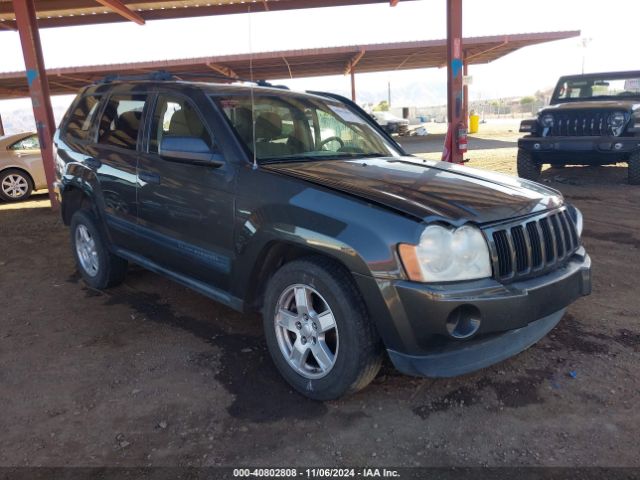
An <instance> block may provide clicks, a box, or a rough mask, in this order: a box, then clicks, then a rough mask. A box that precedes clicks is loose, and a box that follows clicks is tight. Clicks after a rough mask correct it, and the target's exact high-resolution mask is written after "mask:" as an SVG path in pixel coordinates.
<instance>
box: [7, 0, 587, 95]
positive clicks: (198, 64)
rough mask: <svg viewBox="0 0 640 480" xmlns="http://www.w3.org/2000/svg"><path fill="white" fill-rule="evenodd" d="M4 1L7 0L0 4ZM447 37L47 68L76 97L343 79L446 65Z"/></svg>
mask: <svg viewBox="0 0 640 480" xmlns="http://www.w3.org/2000/svg"><path fill="white" fill-rule="evenodd" d="M0 1H3V0H0ZM579 35H580V32H579V31H565V32H544V33H526V34H516V35H498V36H491V37H471V38H465V39H463V45H464V50H465V53H466V58H467V60H468V62H469V64H478V63H488V62H491V61H494V60H496V59H498V58H500V57H502V56H504V55H507V54H509V53H511V52H513V51H515V50H518V49H520V48H522V47H526V46H529V45H535V44H539V43H544V42H550V41H554V40H562V39H566V38H571V37H576V36H579ZM446 43H447V42H446V39H441V40H423V41H415V42H401V43H379V44H370V45H352V46H343V47H327V48H316V49H305V50H285V51H275V52H260V53H254V54H248V53H245V54H238V55H223V56H213V57H201V58H188V59H177V60H161V61H158V60H156V61H149V62H138V63H121V64H112V65H91V66H83V67H66V68H53V69H48V70H47V74H48V75H47V76H48V79H49V88H50V90H51V93H52V94H65V93H66V94H69V93H75V92H76V91H77V90H78V89H79V88H81V87H83V86H85V85H87V84H89V83H92V82H94V81H96V80H99V79H102V78H104V77H105V76H106V75H112V74H125V75H127V74H129V75H131V74H141V73H148V72H152V71H157V70H166V71H168V72H171V73H173V74H175V75H177V76H178V77H179V76H180V74H183V76H184V79H185V80H205V81H216V79H215V78H214V77H213V76H214V75H220V74H223V75H230V76H236V77H240V78H254V79H264V80H276V79H285V78H302V77H315V76H322V75H343V74H347V73H349V71H350V68H351V66H352V65H353V66H354V67H353V68H354V69H355V71H356V72H358V73H365V72H382V71H393V70H410V69H417V68H431V67H444V66H445V64H446V59H447V52H446ZM28 94H29V90H28V86H27V80H26V75H25V73H24V72H7V73H0V99H2V98H11V97H25V96H28Z"/></svg>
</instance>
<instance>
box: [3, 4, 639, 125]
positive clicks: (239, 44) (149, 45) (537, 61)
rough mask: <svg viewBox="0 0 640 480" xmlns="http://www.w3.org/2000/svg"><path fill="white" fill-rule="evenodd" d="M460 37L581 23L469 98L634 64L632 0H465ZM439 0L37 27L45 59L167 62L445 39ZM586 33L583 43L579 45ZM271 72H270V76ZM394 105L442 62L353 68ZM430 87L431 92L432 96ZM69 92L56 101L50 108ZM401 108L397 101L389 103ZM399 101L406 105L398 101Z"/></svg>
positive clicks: (8, 56)
mask: <svg viewBox="0 0 640 480" xmlns="http://www.w3.org/2000/svg"><path fill="white" fill-rule="evenodd" d="M463 12H464V13H463V35H464V36H465V37H468V36H482V35H501V34H515V33H529V32H542V31H558V30H581V31H582V34H581V37H580V38H573V39H568V40H562V41H558V42H552V43H549V44H544V45H539V46H532V47H526V48H524V49H521V50H519V51H517V52H515V53H512V54H510V55H508V56H506V57H504V58H502V59H500V60H497V61H495V62H493V63H491V64H488V65H479V66H472V67H470V68H469V74H470V75H471V76H472V77H473V84H472V86H471V87H470V98H471V100H477V99H493V98H503V97H512V96H520V95H531V94H533V93H534V92H535V91H536V90H540V89H545V88H549V87H551V86H553V85H554V84H555V82H556V80H557V78H558V77H559V76H560V75H564V74H571V73H580V71H581V70H582V64H583V60H584V68H585V71H586V72H594V71H615V70H636V69H637V70H640V55H639V54H638V51H637V45H638V36H637V33H636V32H637V22H638V19H640V1H639V0H609V1H607V2H604V1H602V0H535V1H523V0H464V2H463ZM445 20H446V12H445V0H416V1H411V2H403V1H400V3H399V4H398V5H397V6H396V7H394V8H391V7H389V6H388V5H387V4H377V5H366V6H352V7H336V8H320V9H309V10H298V11H286V12H264V13H263V12H261V13H252V14H250V15H246V14H243V15H227V16H219V17H201V18H193V19H180V20H159V21H151V22H148V23H147V24H146V25H145V26H138V25H135V24H133V23H132V22H127V23H117V24H106V25H91V26H85V27H68V28H49V29H43V30H42V31H41V39H42V43H43V50H44V59H45V64H46V66H48V67H67V66H79V65H93V64H104V63H122V62H135V61H143V60H166V59H177V58H188V57H199V56H207V55H224V54H233V53H247V52H260V51H269V50H287V49H299V48H314V47H326V46H339V45H358V44H366V43H385V42H401V41H412V40H430V39H438V38H445V37H446V22H445ZM582 39H587V44H588V46H587V47H586V48H584V47H583V46H582ZM23 69H24V63H23V59H22V50H21V47H20V41H19V37H18V34H17V33H16V32H0V71H2V72H5V71H17V70H23ZM273 80H277V79H273ZM389 82H390V84H391V89H392V98H393V99H395V100H394V101H393V102H392V103H396V102H399V103H401V102H402V101H403V92H408V91H409V90H411V92H412V96H411V98H412V100H414V101H415V102H416V103H418V104H419V105H417V106H426V105H428V104H432V103H434V102H440V101H441V102H444V101H445V99H444V98H441V97H442V95H441V92H442V91H443V89H444V85H445V83H446V71H445V70H444V69H429V70H409V71H395V72H383V73H373V74H360V75H357V76H356V83H357V88H358V92H359V93H360V94H363V95H365V94H368V96H369V97H371V96H374V97H375V96H376V95H377V96H380V97H381V98H380V100H383V99H385V97H386V91H387V84H388V83H389ZM279 83H285V84H287V85H289V86H290V87H291V88H293V89H296V90H306V89H309V90H312V89H315V90H317V89H322V90H326V91H335V92H337V93H341V94H347V92H349V91H350V79H349V78H348V77H347V76H331V77H320V78H308V79H297V80H288V79H287V80H284V81H282V82H279ZM434 92H437V94H434ZM71 98H72V97H69V96H65V97H59V98H57V99H54V106H56V105H63V104H68V103H69V102H70V100H71ZM396 106H399V105H396ZM403 106H404V105H403ZM29 107H30V105H29V102H28V100H8V101H0V113H1V112H4V111H12V110H16V109H22V108H29Z"/></svg>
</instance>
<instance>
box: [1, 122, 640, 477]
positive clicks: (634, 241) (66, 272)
mask: <svg viewBox="0 0 640 480" xmlns="http://www.w3.org/2000/svg"><path fill="white" fill-rule="evenodd" d="M516 136H517V134H514V133H513V132H506V133H504V134H496V133H493V134H485V135H484V136H482V135H479V136H477V137H476V138H475V139H472V141H471V146H472V148H475V150H472V151H471V152H470V153H469V155H468V156H469V157H470V158H471V159H472V160H471V162H470V165H472V166H477V167H480V168H490V169H494V170H500V171H505V172H511V173H513V172H514V165H515V149H514V148H513V146H514V144H513V141H514V139H515V137H516ZM434 137H435V136H434ZM411 142H414V143H411ZM421 142H422V143H421ZM430 142H431V143H430ZM438 142H441V140H438V139H437V138H434V139H429V141H426V140H424V139H423V140H415V139H410V140H409V141H408V142H407V143H411V149H412V151H414V152H415V153H422V154H425V156H428V157H432V158H433V157H434V156H436V157H437V155H438V154H437V151H438V150H437V148H439V145H438ZM474 144H475V145H476V147H474ZM434 145H436V149H435V150H434V147H433V146H434ZM543 180H544V182H545V183H547V184H549V185H550V186H552V187H554V188H557V189H559V190H561V191H562V192H563V193H564V194H565V195H566V197H567V198H569V199H570V200H571V201H573V202H574V203H575V204H576V205H577V206H578V207H579V208H581V209H582V211H583V212H584V216H585V219H586V225H585V233H584V243H585V245H586V247H587V249H588V251H589V253H590V254H591V256H592V258H593V262H594V289H593V294H592V295H591V296H590V297H587V298H583V299H581V300H579V301H578V302H576V303H575V304H574V305H572V306H571V307H570V309H569V311H568V314H567V315H566V317H565V318H564V319H563V320H562V322H561V323H560V324H559V326H558V327H556V328H555V330H553V331H552V332H551V334H550V335H549V336H548V337H547V338H545V339H543V340H542V341H541V342H540V343H538V344H537V345H535V346H534V347H532V348H531V349H529V350H528V351H526V352H524V353H522V354H520V355H518V356H517V357H515V358H513V359H510V360H508V361H505V362H503V363H501V364H499V365H497V366H494V367H491V368H487V369H485V370H482V371H480V372H477V373H475V374H471V375H465V376H462V377H459V378H455V379H448V380H433V379H418V378H411V377H406V376H402V375H400V374H398V373H397V372H395V371H394V370H393V368H392V367H391V366H390V365H388V364H387V365H385V367H384V368H383V370H382V372H381V373H380V374H379V376H378V377H377V378H376V379H375V381H374V382H373V384H372V385H370V386H369V387H368V388H367V389H365V390H364V391H362V392H360V393H358V394H356V395H354V396H351V397H348V398H346V399H344V400H340V401H334V402H328V403H324V404H323V403H316V402H312V401H308V400H305V399H304V398H302V397H301V396H299V395H298V394H296V393H294V392H292V391H291V389H290V388H288V386H287V385H286V384H285V383H284V381H283V380H281V379H280V377H279V376H278V374H277V372H276V371H275V368H274V367H273V365H272V363H271V361H270V359H269V357H268V353H267V351H266V349H265V346H264V342H263V339H262V336H261V326H260V319H259V318H258V317H257V316H243V315H240V314H237V313H235V312H232V311H231V310H229V309H227V308H225V307H222V306H220V305H218V304H216V303H215V302H213V301H211V300H209V299H207V298H205V297H202V296H200V295H198V294H196V293H194V292H191V291H189V290H187V289H185V288H183V287H181V286H178V285H176V284H175V283H172V282H171V281H168V280H166V279H164V278H162V277H160V276H157V275H155V274H153V273H149V272H146V271H144V270H141V269H138V268H132V269H131V271H130V274H129V275H128V278H127V280H126V282H125V284H124V285H122V286H120V287H117V288H114V289H111V290H109V291H105V292H98V291H94V290H91V289H89V288H87V287H86V286H85V285H83V283H82V282H81V281H80V280H79V279H78V275H77V274H76V272H75V268H74V265H73V262H72V257H71V254H70V247H69V238H68V233H67V231H66V229H65V228H64V226H63V225H62V224H61V222H60V220H59V219H58V217H57V216H56V215H54V214H52V213H51V212H50V211H49V210H48V209H47V205H48V203H47V200H46V196H43V195H38V196H35V197H33V199H32V200H31V201H28V202H24V203H21V204H17V205H3V204H0V241H1V245H2V246H1V247H0V432H1V433H0V465H2V466H9V465H14V466H15V465H36V466H71V465H74V466H78V465H83V466H116V465H123V466H143V465H154V466H155V465H166V466H169V465H171V466H185V465H193V466H208V465H227V466H245V465H246V466H320V465H322V466H329V465H361V466H362V465H366V466H376V465H380V466H391V465H393V466H412V465H416V466H418V465H419V466H477V465H490V466H503V465H509V466H519V465H556V466H592V465H597V466H635V467H638V466H640V456H638V449H637V445H638V443H637V442H638V438H639V437H640V412H639V410H638V407H637V405H638V402H639V401H640V369H638V365H639V363H638V362H639V360H640V290H639V289H638V277H639V273H640V267H639V263H640V188H639V187H632V186H628V185H626V170H625V168H623V167H622V166H620V167H606V168H582V167H580V168H566V169H562V170H546V171H545V172H543Z"/></svg>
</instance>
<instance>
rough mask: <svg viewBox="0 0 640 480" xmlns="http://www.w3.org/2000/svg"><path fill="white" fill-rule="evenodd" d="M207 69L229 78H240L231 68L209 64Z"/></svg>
mask: <svg viewBox="0 0 640 480" xmlns="http://www.w3.org/2000/svg"><path fill="white" fill-rule="evenodd" d="M206 65H207V67H208V68H210V69H211V70H213V71H214V72H217V73H220V74H222V75H225V76H227V77H231V78H238V74H237V73H236V72H234V71H233V70H231V69H230V68H229V67H225V66H224V65H218V64H215V63H211V62H207V63H206Z"/></svg>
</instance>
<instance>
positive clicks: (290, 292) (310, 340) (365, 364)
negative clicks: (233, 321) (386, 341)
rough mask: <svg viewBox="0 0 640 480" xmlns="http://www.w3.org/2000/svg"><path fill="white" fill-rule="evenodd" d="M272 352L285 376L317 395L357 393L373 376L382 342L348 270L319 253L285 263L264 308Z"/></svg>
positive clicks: (300, 388)
mask: <svg viewBox="0 0 640 480" xmlns="http://www.w3.org/2000/svg"><path fill="white" fill-rule="evenodd" d="M263 322H264V331H265V337H266V342H267V347H268V348H269V352H270V354H271V357H272V359H273V361H274V363H275V365H276V367H277V368H278V370H279V372H280V374H281V375H282V376H283V377H284V379H285V380H286V381H287V382H288V383H289V384H290V385H291V386H292V387H293V388H295V389H296V390H297V391H298V392H300V393H301V394H303V395H305V396H307V397H309V398H312V399H314V400H332V399H336V398H339V397H341V396H343V395H347V394H350V393H354V392H356V391H358V390H360V389H362V388H364V387H365V386H367V385H368V384H369V383H370V382H371V380H373V379H374V378H375V376H376V374H377V373H378V371H379V369H380V365H381V362H382V352H383V350H382V343H381V341H380V338H379V337H378V335H377V333H376V331H375V328H374V327H373V325H372V324H371V321H370V320H369V318H368V315H367V312H366V309H365V306H364V302H363V301H362V298H361V296H360V293H359V292H358V290H357V288H356V286H355V284H354V283H353V280H352V279H351V277H350V275H349V272H348V271H346V270H345V269H344V268H343V267H341V266H340V265H338V264H336V263H334V262H332V261H331V260H327V259H324V258H321V257H317V258H316V257H312V258H309V259H305V260H296V261H293V262H291V263H287V264H285V265H284V266H283V267H282V268H281V269H280V270H278V271H277V272H276V273H275V275H274V276H273V277H272V278H271V280H270V281H269V284H268V286H267V291H266V293H265V302H264V311H263Z"/></svg>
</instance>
